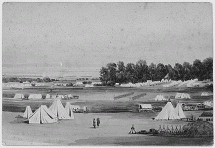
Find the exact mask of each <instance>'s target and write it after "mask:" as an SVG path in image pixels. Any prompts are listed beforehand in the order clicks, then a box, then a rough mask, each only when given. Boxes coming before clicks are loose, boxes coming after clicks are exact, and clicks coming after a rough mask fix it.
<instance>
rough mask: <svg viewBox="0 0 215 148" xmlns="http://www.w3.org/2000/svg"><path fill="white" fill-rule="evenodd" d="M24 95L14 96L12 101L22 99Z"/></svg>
mask: <svg viewBox="0 0 215 148" xmlns="http://www.w3.org/2000/svg"><path fill="white" fill-rule="evenodd" d="M23 98H24V95H23V94H15V96H14V99H23Z"/></svg>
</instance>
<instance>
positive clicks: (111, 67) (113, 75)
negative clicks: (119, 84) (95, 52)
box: [106, 63, 117, 83]
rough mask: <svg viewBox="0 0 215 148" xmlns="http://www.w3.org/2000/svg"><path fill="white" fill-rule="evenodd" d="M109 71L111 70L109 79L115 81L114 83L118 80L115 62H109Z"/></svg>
mask: <svg viewBox="0 0 215 148" xmlns="http://www.w3.org/2000/svg"><path fill="white" fill-rule="evenodd" d="M106 67H107V68H108V71H109V75H108V76H109V78H108V79H109V80H110V81H113V82H114V83H115V82H116V68H117V65H116V64H115V63H108V64H107V66H106Z"/></svg>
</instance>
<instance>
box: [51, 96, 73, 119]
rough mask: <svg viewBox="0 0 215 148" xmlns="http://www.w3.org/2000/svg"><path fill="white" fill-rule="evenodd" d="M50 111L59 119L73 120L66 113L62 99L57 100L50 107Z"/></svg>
mask: <svg viewBox="0 0 215 148" xmlns="http://www.w3.org/2000/svg"><path fill="white" fill-rule="evenodd" d="M49 110H50V111H51V112H52V113H54V115H55V116H57V117H58V119H72V118H71V117H70V116H69V114H68V113H67V112H66V110H65V108H64V107H63V104H62V103H61V101H60V99H55V100H54V102H53V103H52V105H51V106H50V107H49Z"/></svg>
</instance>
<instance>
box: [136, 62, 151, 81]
mask: <svg viewBox="0 0 215 148" xmlns="http://www.w3.org/2000/svg"><path fill="white" fill-rule="evenodd" d="M135 74H136V76H135V78H136V81H137V82H144V81H146V80H147V75H148V66H147V63H146V61H145V60H139V61H137V63H136V66H135Z"/></svg>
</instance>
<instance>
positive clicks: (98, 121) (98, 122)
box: [96, 118, 100, 126]
mask: <svg viewBox="0 0 215 148" xmlns="http://www.w3.org/2000/svg"><path fill="white" fill-rule="evenodd" d="M96 120H97V126H99V124H100V119H99V118H97V119H96Z"/></svg>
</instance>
